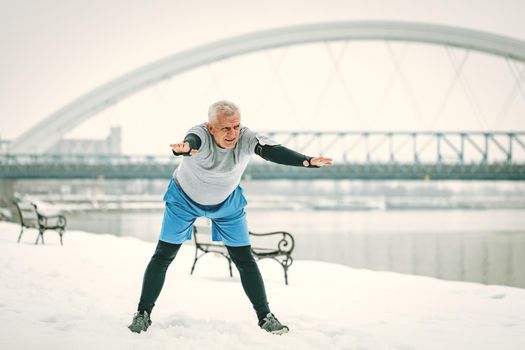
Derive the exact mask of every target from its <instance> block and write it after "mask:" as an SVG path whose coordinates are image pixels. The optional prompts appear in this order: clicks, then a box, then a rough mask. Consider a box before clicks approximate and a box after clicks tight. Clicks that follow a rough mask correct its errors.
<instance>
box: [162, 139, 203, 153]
mask: <svg viewBox="0 0 525 350" xmlns="http://www.w3.org/2000/svg"><path fill="white" fill-rule="evenodd" d="M201 144H202V141H201V139H200V137H199V136H197V135H195V134H188V135H186V137H185V138H184V141H182V142H179V143H172V144H171V145H170V147H171V150H172V152H173V154H174V155H176V156H192V155H194V154H197V153H199V148H200V147H201Z"/></svg>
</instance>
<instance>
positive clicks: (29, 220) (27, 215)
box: [15, 202, 38, 228]
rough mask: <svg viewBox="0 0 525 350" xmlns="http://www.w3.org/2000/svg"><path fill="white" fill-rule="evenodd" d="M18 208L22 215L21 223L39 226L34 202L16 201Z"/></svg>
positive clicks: (34, 226) (26, 225)
mask: <svg viewBox="0 0 525 350" xmlns="http://www.w3.org/2000/svg"><path fill="white" fill-rule="evenodd" d="M15 205H16V209H17V210H18V214H19V215H20V223H21V224H22V225H23V226H25V227H33V228H37V227H38V215H37V213H36V208H35V206H34V205H33V203H30V202H15Z"/></svg>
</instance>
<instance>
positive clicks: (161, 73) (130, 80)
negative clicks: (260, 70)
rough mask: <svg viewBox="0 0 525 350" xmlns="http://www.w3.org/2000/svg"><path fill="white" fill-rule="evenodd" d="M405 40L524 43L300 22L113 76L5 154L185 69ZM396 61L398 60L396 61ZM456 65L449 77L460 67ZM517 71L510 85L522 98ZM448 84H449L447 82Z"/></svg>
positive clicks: (432, 28) (499, 50) (36, 148)
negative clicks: (258, 54) (301, 47)
mask: <svg viewBox="0 0 525 350" xmlns="http://www.w3.org/2000/svg"><path fill="white" fill-rule="evenodd" d="M341 40H347V41H359V40H376V41H405V42H420V43H430V44H434V45H441V46H446V47H459V48H464V49H466V50H469V51H479V52H484V53H488V54H491V55H496V56H499V57H503V58H505V59H507V60H513V61H517V62H525V42H523V41H521V40H516V39H513V38H509V37H504V36H501V35H496V34H492V33H486V32H481V31H476V30H470V29H464V28H456V27H449V26H443V25H435V24H425V23H408V22H386V21H376V22H335V23H321V24H309V25H301V26H295V27H289V28H280V29H274V30H269V31H262V32H258V33H253V34H248V35H242V36H238V37H234V38H230V39H226V40H222V41H218V42H214V43H211V44H207V45H203V46H200V47H197V48H194V49H190V50H187V51H184V52H180V53H177V54H174V55H172V56H169V57H166V58H164V59H161V60H159V61H157V62H154V63H151V64H148V65H146V66H143V67H141V68H139V69H137V70H135V71H132V72H129V73H128V74H125V75H123V76H121V77H118V78H116V79H114V80H112V81H110V82H108V83H106V84H104V85H102V86H100V87H98V88H96V89H94V90H92V91H90V92H88V93H86V94H84V95H83V96H80V97H78V98H77V99H75V100H74V101H72V102H71V103H69V104H67V105H65V106H64V107H62V108H60V109H59V110H57V111H56V112H55V113H53V114H51V115H49V116H48V117H46V118H44V119H43V120H42V121H41V122H39V123H37V124H36V125H34V126H33V127H32V128H30V129H29V130H27V131H26V132H24V133H23V134H22V135H20V136H19V137H18V138H17V139H15V140H14V141H13V142H12V144H11V145H10V153H12V154H20V153H37V154H41V153H44V152H46V150H47V149H49V148H50V147H51V146H52V145H53V144H55V143H56V142H57V141H59V140H60V139H61V138H62V136H64V135H65V134H66V133H67V132H69V131H70V130H72V129H73V128H75V127H76V126H78V125H80V124H81V123H83V122H84V121H86V120H87V119H89V118H90V117H92V116H93V115H95V114H96V113H99V112H100V111H102V110H104V109H106V108H107V107H108V106H111V105H113V104H115V103H117V102H118V101H120V100H122V99H124V98H126V97H128V96H130V95H132V94H134V93H136V92H138V91H140V90H143V89H145V88H147V87H149V86H151V85H154V84H157V83H159V82H161V81H163V80H166V79H169V78H171V77H173V76H175V75H178V74H181V73H183V72H185V71H188V70H190V69H193V68H196V67H199V66H203V65H207V64H209V63H212V62H216V61H220V60H223V59H225V58H229V57H233V56H239V55H242V54H245V53H249V52H255V51H261V50H266V49H270V48H276V47H283V46H290V45H296V44H305V43H312V42H330V41H341ZM396 63H397V64H398V63H399V62H396ZM462 64H463V63H461V64H458V65H460V67H458V71H457V72H456V76H455V79H457V78H458V76H459V75H460V70H461V67H462ZM523 73H524V72H523V70H522V71H521V72H518V73H516V72H514V78H515V79H516V83H515V89H518V90H519V91H520V92H521V94H522V96H523V97H524V98H525V89H524V87H523V86H522V83H521V78H522V77H521V76H522V75H523ZM452 85H453V84H452Z"/></svg>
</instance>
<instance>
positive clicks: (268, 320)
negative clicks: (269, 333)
mask: <svg viewBox="0 0 525 350" xmlns="http://www.w3.org/2000/svg"><path fill="white" fill-rule="evenodd" d="M264 320H265V322H264V326H265V328H269V329H275V328H280V327H282V324H281V322H279V320H278V319H277V318H276V317H275V316H274V315H273V314H271V313H269V314H268V315H266V317H265V318H264Z"/></svg>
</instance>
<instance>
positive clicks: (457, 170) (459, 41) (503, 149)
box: [0, 21, 525, 180]
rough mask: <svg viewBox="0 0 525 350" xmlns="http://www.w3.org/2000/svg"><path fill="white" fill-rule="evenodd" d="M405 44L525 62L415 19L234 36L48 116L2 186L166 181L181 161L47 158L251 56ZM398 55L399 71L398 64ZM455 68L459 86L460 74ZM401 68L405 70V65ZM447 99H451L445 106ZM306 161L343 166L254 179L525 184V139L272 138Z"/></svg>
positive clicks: (515, 53)
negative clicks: (132, 104) (177, 80)
mask: <svg viewBox="0 0 525 350" xmlns="http://www.w3.org/2000/svg"><path fill="white" fill-rule="evenodd" d="M359 40H376V41H403V42H419V43H429V44H433V45H439V46H445V47H457V48H462V49H464V50H466V52H467V53H468V52H470V51H476V52H482V53H487V54H489V55H494V56H497V57H500V58H504V59H505V60H506V61H507V63H508V62H509V61H513V62H519V63H520V64H523V63H525V42H523V41H521V40H516V39H513V38H509V37H504V36H501V35H496V34H492V33H486V32H481V31H476V30H469V29H464V28H456V27H449V26H442V25H435V24H425V23H407V22H386V21H375V22H336V23H321V24H310V25H302V26H295V27H289V28H281V29H274V30H269V31H263V32H258V33H253V34H248V35H243V36H239V37H234V38H230V39H226V40H222V41H218V42H214V43H211V44H207V45H203V46H200V47H197V48H194V49H191V50H187V51H184V52H180V53H177V54H175V55H172V56H169V57H166V58H164V59H161V60H159V61H157V62H154V63H151V64H148V65H146V66H144V67H141V68H139V69H137V70H135V71H132V72H129V73H127V74H125V75H123V76H121V77H118V78H116V79H114V80H112V81H110V82H108V83H106V84H104V85H102V86H100V87H98V88H96V89H94V90H92V91H90V92H88V93H86V94H84V95H83V96H80V97H78V98H77V99H75V100H74V101H72V102H71V103H69V104H67V105H65V106H64V107H62V108H60V109H59V110H57V111H56V112H55V113H53V114H51V115H49V116H48V117H46V118H44V119H43V120H42V121H41V122H39V123H37V124H36V125H34V126H33V127H32V128H30V129H29V130H27V131H26V132H24V133H23V134H22V135H20V136H19V137H18V138H17V139H15V140H14V141H13V142H12V143H11V145H10V148H9V153H8V154H7V155H2V156H0V164H1V165H2V167H1V171H0V179H16V178H96V177H104V178H130V177H131V178H157V177H166V176H169V174H170V173H171V171H172V170H173V166H174V162H176V160H175V161H174V160H170V159H169V158H168V157H156V156H131V155H123V156H121V155H118V156H117V155H116V156H100V155H58V154H46V151H47V150H48V149H49V148H50V147H52V146H53V145H54V144H55V143H56V142H58V141H59V140H60V139H61V138H62V137H63V136H64V135H65V134H67V133H68V132H69V131H71V130H72V129H73V128H75V127H76V126H78V125H80V124H82V123H83V122H85V121H86V120H88V119H89V118H91V117H93V116H94V115H96V114H97V113H99V112H101V111H102V110H104V109H106V108H107V107H109V106H111V105H114V104H116V103H117V102H119V101H120V100H123V99H125V98H127V97H128V96H130V95H132V94H134V93H136V92H138V91H140V90H143V89H145V88H148V87H150V86H152V85H155V84H157V83H159V82H161V81H163V80H166V79H170V78H172V77H173V76H176V75H178V74H181V73H183V72H186V71H188V70H190V69H193V68H196V67H200V66H204V65H208V64H210V63H213V62H217V61H220V60H224V59H226V58H229V57H234V56H239V55H243V54H246V53H249V52H256V51H262V50H268V49H272V48H277V47H286V46H291V45H297V44H306V43H314V42H331V41H359ZM393 58H394V61H395V62H394V63H395V64H396V66H398V65H399V62H398V61H397V60H396V58H395V57H393ZM465 59H466V55H465V56H464V58H463V61H461V62H456V69H455V74H454V77H453V79H454V80H453V81H452V83H451V84H450V86H451V87H453V86H454V84H455V83H456V81H458V80H459V78H460V76H461V69H462V67H463V64H464V61H465ZM397 68H399V67H397ZM516 70H517V68H516V69H513V70H512V73H513V78H514V80H515V81H514V86H513V89H514V90H513V92H519V93H520V94H521V95H522V97H524V98H525V88H524V87H523V83H522V78H523V75H524V73H525V68H523V69H521V71H519V70H517V71H516ZM447 97H448V94H447V96H446V97H445V102H446V99H447ZM270 134H272V135H273V137H275V138H276V139H277V140H278V141H280V142H281V143H283V144H284V145H288V146H290V147H291V148H293V149H296V150H298V151H299V152H303V153H305V154H310V155H316V154H325V155H327V156H332V157H334V158H335V159H336V166H334V167H332V168H325V169H321V170H315V171H311V170H308V171H304V169H300V168H290V167H280V166H273V165H270V164H267V163H264V162H254V164H253V165H252V166H250V167H249V169H248V171H247V173H246V176H248V177H251V178H311V177H315V178H319V177H321V178H334V179H339V178H359V179H421V178H432V179H492V180H499V179H511V180H524V179H525V171H524V167H525V146H524V145H525V137H524V132H521V131H518V130H512V131H507V132H492V131H484V132H479V131H476V132H469V131H464V132H410V131H407V132H390V131H384V132H378V131H376V132H366V131H364V132H344V131H337V132H304V131H303V132H273V133H272V132H270Z"/></svg>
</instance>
